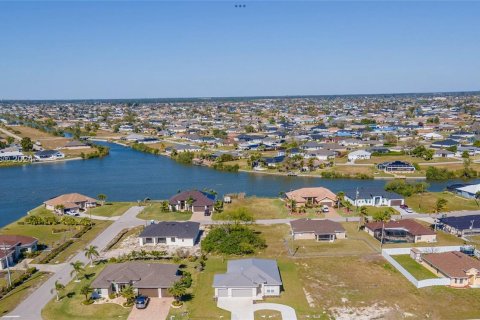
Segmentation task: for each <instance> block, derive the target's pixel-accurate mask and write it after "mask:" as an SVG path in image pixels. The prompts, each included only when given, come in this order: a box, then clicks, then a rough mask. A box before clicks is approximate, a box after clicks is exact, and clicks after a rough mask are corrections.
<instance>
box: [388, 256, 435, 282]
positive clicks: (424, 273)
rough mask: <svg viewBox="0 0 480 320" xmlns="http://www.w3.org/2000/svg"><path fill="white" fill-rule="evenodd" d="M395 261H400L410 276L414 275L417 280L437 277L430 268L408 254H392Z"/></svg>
mask: <svg viewBox="0 0 480 320" xmlns="http://www.w3.org/2000/svg"><path fill="white" fill-rule="evenodd" d="M392 258H393V259H395V261H397V262H398V263H400V265H402V266H403V267H404V268H405V269H406V270H407V271H408V272H410V274H411V275H412V276H414V277H415V279H417V280H425V279H432V278H438V277H437V276H436V275H435V274H434V273H432V272H431V271H430V270H428V269H427V268H425V267H424V266H422V265H421V264H420V263H418V262H417V261H415V260H413V259H412V258H411V257H410V255H408V254H400V255H395V256H392Z"/></svg>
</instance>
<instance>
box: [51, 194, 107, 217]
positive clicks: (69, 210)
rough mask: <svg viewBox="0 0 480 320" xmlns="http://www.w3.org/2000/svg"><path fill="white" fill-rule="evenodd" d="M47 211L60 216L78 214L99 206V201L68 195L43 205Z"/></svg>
mask: <svg viewBox="0 0 480 320" xmlns="http://www.w3.org/2000/svg"><path fill="white" fill-rule="evenodd" d="M43 204H44V205H45V208H46V209H47V210H50V211H53V212H55V213H58V214H76V213H79V212H80V211H85V210H87V209H88V208H93V207H96V206H97V204H98V203H97V200H95V199H93V198H90V197H87V196H84V195H83V194H80V193H68V194H62V195H61V196H58V197H55V198H52V199H50V200H47V201H45V202H44V203H43Z"/></svg>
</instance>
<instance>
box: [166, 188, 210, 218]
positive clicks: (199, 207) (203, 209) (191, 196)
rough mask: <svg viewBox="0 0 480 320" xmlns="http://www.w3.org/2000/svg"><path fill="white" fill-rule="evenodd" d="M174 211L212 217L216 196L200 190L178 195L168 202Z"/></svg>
mask: <svg viewBox="0 0 480 320" xmlns="http://www.w3.org/2000/svg"><path fill="white" fill-rule="evenodd" d="M168 203H169V206H170V210H172V211H192V212H193V213H195V212H200V213H204V214H205V215H210V214H211V213H212V212H213V211H214V204H215V196H213V195H210V194H207V193H205V192H201V191H198V190H188V191H183V192H180V193H177V194H176V195H174V196H173V197H171V198H170V199H169V200H168Z"/></svg>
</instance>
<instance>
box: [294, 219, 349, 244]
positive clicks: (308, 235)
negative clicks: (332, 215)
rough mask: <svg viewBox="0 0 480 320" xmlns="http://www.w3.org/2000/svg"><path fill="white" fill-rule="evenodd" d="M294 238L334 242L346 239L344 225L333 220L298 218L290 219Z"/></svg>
mask: <svg viewBox="0 0 480 320" xmlns="http://www.w3.org/2000/svg"><path fill="white" fill-rule="evenodd" d="M290 228H291V234H292V238H293V240H310V239H311V240H316V241H329V242H333V241H335V240H336V239H345V238H346V232H345V228H343V226H342V225H341V224H340V223H338V222H335V221H332V220H328V219H327V220H312V219H298V220H293V221H290Z"/></svg>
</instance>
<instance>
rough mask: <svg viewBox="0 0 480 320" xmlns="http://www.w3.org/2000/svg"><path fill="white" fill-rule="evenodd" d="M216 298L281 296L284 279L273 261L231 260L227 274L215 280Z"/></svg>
mask: <svg viewBox="0 0 480 320" xmlns="http://www.w3.org/2000/svg"><path fill="white" fill-rule="evenodd" d="M213 287H214V288H215V298H217V299H218V298H252V299H253V300H262V299H263V298H264V297H266V296H279V295H280V290H281V287H282V279H281V277H280V272H279V270H278V266H277V262H276V261H275V260H272V259H257V258H253V259H240V260H229V261H228V263H227V272H226V273H223V274H216V275H215V276H214V278H213Z"/></svg>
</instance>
